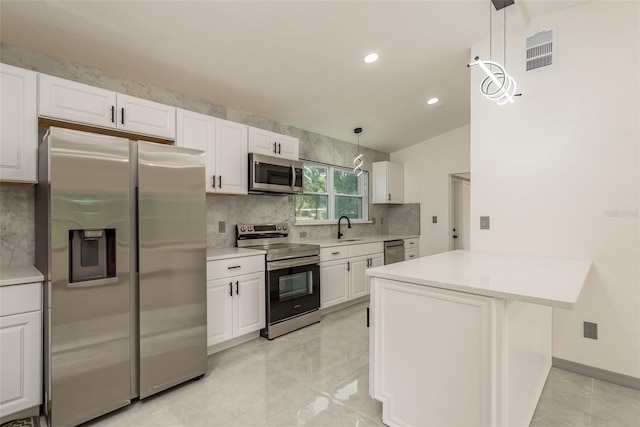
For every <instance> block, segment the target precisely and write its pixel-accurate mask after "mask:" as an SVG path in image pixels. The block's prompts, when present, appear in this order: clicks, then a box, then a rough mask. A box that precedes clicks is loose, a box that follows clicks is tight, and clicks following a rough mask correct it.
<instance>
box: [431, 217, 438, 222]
mask: <svg viewBox="0 0 640 427" xmlns="http://www.w3.org/2000/svg"><path fill="white" fill-rule="evenodd" d="M431 222H432V223H433V224H437V223H438V217H437V216H432V217H431Z"/></svg>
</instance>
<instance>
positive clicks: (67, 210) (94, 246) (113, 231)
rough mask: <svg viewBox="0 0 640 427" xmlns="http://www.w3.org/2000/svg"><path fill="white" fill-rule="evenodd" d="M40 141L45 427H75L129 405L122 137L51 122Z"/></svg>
mask: <svg viewBox="0 0 640 427" xmlns="http://www.w3.org/2000/svg"><path fill="white" fill-rule="evenodd" d="M43 144H44V146H43V149H47V148H48V152H47V153H43V151H42V150H41V154H46V155H47V157H48V158H49V159H50V163H49V165H48V177H47V179H46V180H45V181H41V182H40V183H39V186H43V187H42V188H41V189H42V190H45V193H46V188H47V185H48V186H49V188H50V190H49V191H50V192H49V195H48V197H46V198H47V199H48V201H47V202H46V203H45V205H39V208H40V207H41V208H42V209H43V210H44V209H47V208H48V209H50V223H49V224H50V227H51V229H50V244H49V245H48V246H49V251H50V255H49V256H50V260H51V261H50V271H48V272H47V274H50V278H51V288H50V294H49V291H48V290H47V294H49V295H48V298H50V301H51V311H50V328H47V330H46V331H45V332H46V333H47V340H48V341H47V342H49V343H50V345H49V346H47V348H46V350H45V351H46V352H47V354H46V357H47V363H49V364H50V365H48V366H50V372H48V375H50V378H47V382H49V381H50V386H49V387H48V389H47V391H48V393H50V394H49V399H50V401H51V402H50V407H49V416H50V417H51V418H50V421H51V422H50V425H52V426H54V427H58V426H75V425H78V424H80V423H83V422H85V421H88V420H90V419H93V418H96V417H98V416H100V415H102V414H105V413H107V412H110V411H112V410H114V409H117V408H120V407H122V406H125V405H127V404H128V403H129V402H130V400H129V399H130V363H131V361H130V348H129V346H130V329H129V321H130V316H129V300H130V296H129V293H130V287H129V274H130V263H129V244H130V242H129V224H130V223H129V140H128V139H123V138H116V137H111V136H104V135H96V134H90V133H85V132H77V131H72V130H68V129H59V128H51V129H50V131H49V136H48V138H47V140H46V141H45V142H43ZM47 181H49V182H47Z"/></svg>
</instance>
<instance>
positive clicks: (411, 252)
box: [404, 248, 420, 261]
mask: <svg viewBox="0 0 640 427" xmlns="http://www.w3.org/2000/svg"><path fill="white" fill-rule="evenodd" d="M419 257H420V254H419V252H418V248H415V249H407V250H406V251H405V252H404V260H405V261H409V260H410V259H416V258H419Z"/></svg>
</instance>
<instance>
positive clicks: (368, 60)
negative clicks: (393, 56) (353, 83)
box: [364, 53, 379, 64]
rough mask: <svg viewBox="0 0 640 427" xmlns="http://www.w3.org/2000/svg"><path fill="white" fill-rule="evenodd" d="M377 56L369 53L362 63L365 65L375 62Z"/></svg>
mask: <svg viewBox="0 0 640 427" xmlns="http://www.w3.org/2000/svg"><path fill="white" fill-rule="evenodd" d="M378 58H379V56H378V54H377V53H370V54H369V55H367V56H365V57H364V62H366V63H367V64H371V63H372V62H376V61H377V60H378Z"/></svg>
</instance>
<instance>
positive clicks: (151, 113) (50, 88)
mask: <svg viewBox="0 0 640 427" xmlns="http://www.w3.org/2000/svg"><path fill="white" fill-rule="evenodd" d="M175 112H176V109H175V107H172V106H169V105H164V104H160V103H157V102H153V101H147V100H145V99H141V98H135V97H133V96H129V95H124V94H121V93H117V92H113V91H109V90H106V89H101V88H97V87H94V86H90V85H86V84H83V83H78V82H74V81H71V80H66V79H61V78H58V77H53V76H48V75H46V74H40V75H39V102H38V114H39V115H40V116H41V117H49V118H52V119H57V120H64V121H70V122H75V123H81V124H86V125H91V126H99V127H104V128H111V129H120V130H123V131H126V132H131V133H137V134H142V135H150V136H155V137H159V138H164V139H171V140H173V139H175V132H176V117H175V114H176V113H175Z"/></svg>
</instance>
